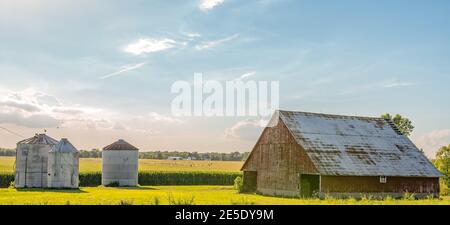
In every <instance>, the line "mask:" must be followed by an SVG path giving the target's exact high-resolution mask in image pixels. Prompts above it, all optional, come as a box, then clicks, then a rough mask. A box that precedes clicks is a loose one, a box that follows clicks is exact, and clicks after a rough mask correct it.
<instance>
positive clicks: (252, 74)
mask: <svg viewBox="0 0 450 225" xmlns="http://www.w3.org/2000/svg"><path fill="white" fill-rule="evenodd" d="M255 75H256V71H252V72H248V73H244V74H242V75H241V76H240V77H238V78H236V79H235V80H244V79H245V78H248V77H252V76H255Z"/></svg>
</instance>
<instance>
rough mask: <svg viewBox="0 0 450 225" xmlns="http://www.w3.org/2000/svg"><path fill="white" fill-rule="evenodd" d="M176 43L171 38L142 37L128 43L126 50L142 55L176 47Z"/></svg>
mask: <svg viewBox="0 0 450 225" xmlns="http://www.w3.org/2000/svg"><path fill="white" fill-rule="evenodd" d="M175 44H176V41H174V40H172V39H169V38H164V39H154V38H141V39H139V40H138V41H136V42H134V43H131V44H129V45H127V46H126V47H125V49H124V51H125V52H128V53H131V54H134V55H141V54H145V53H151V52H159V51H164V50H167V49H170V48H173V47H175Z"/></svg>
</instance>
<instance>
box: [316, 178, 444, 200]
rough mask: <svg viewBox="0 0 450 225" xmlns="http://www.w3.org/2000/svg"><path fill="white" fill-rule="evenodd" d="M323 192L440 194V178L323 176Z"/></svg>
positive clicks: (333, 193) (339, 193) (338, 193)
mask: <svg viewBox="0 0 450 225" xmlns="http://www.w3.org/2000/svg"><path fill="white" fill-rule="evenodd" d="M320 183H321V192H322V193H323V194H330V195H347V194H348V193H369V194H374V195H377V194H376V193H379V194H384V195H393V196H397V195H400V196H401V195H403V194H404V193H406V192H408V193H414V194H415V195H417V196H418V197H420V195H423V196H427V195H434V196H438V195H439V178H433V177H387V182H386V183H384V184H383V183H380V177H373V176H370V177H355V176H321V182H320Z"/></svg>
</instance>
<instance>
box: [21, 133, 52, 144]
mask: <svg viewBox="0 0 450 225" xmlns="http://www.w3.org/2000/svg"><path fill="white" fill-rule="evenodd" d="M57 143H58V141H57V140H55V139H53V138H51V137H50V136H47V135H46V134H35V135H34V136H33V137H31V138H28V139H25V140H22V141H19V142H18V143H17V144H34V145H56V144H57Z"/></svg>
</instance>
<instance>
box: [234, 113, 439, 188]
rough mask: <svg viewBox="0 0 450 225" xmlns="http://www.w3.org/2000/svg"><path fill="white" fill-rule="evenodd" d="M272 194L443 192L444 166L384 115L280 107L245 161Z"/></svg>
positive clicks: (251, 176) (248, 172) (247, 176)
mask: <svg viewBox="0 0 450 225" xmlns="http://www.w3.org/2000/svg"><path fill="white" fill-rule="evenodd" d="M242 170H243V171H244V187H245V188H246V189H247V190H254V191H257V192H259V193H262V194H267V195H283V196H314V195H325V194H328V195H333V196H353V195H362V194H370V195H391V196H398V195H403V194H404V193H406V192H408V193H415V194H416V196H428V195H433V196H437V195H439V177H440V176H441V174H440V172H439V171H438V170H437V169H436V168H435V167H434V166H433V164H432V163H431V162H430V161H429V160H428V159H427V158H426V157H425V155H424V154H423V153H422V152H420V150H419V149H418V148H417V147H416V146H415V145H414V144H413V143H412V142H411V141H410V140H409V139H408V137H406V136H404V135H402V134H401V133H400V132H399V131H398V130H397V128H396V127H395V125H394V124H392V122H391V121H388V120H384V119H382V118H370V117H354V116H338V115H326V114H317V113H305V112H292V111H279V112H277V113H275V114H274V116H273V117H272V119H271V121H270V123H269V126H268V127H267V128H265V129H264V131H263V133H262V135H261V136H260V138H259V140H258V141H257V143H256V145H255V147H254V148H253V150H252V152H251V153H250V155H249V157H248V159H247V161H246V162H245V163H244V165H243V167H242Z"/></svg>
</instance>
